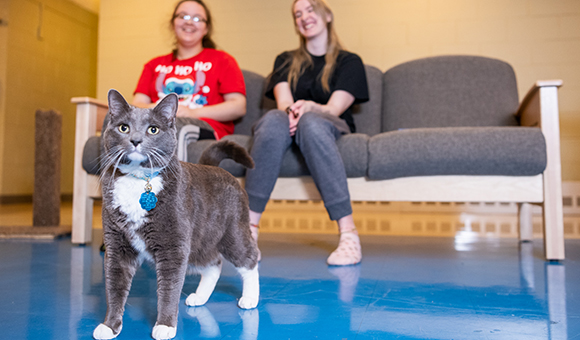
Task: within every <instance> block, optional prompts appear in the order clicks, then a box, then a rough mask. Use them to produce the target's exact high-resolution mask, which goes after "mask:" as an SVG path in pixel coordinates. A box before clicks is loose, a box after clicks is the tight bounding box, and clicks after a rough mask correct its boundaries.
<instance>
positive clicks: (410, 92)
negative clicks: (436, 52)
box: [382, 56, 518, 131]
mask: <svg viewBox="0 0 580 340" xmlns="http://www.w3.org/2000/svg"><path fill="white" fill-rule="evenodd" d="M517 107H518V92H517V84H516V77H515V73H514V70H513V69H512V67H511V66H510V65H509V64H507V63H505V62H503V61H500V60H496V59H490V58H485V57H475V56H440V57H431V58H424V59H419V60H414V61H410V62H406V63H403V64H400V65H398V66H395V67H393V68H391V69H390V70H388V71H387V72H385V74H384V76H383V121H382V129H383V131H394V130H399V129H409V128H427V127H459V126H464V127H467V126H514V125H518V123H517V120H516V118H515V115H514V114H515V112H516V110H517Z"/></svg>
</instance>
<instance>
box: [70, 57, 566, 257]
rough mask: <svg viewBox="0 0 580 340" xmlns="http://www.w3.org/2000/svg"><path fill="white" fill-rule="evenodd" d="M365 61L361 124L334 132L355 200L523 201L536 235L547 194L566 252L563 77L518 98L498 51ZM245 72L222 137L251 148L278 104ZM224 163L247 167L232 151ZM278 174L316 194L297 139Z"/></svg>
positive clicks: (194, 150) (87, 164)
mask: <svg viewBox="0 0 580 340" xmlns="http://www.w3.org/2000/svg"><path fill="white" fill-rule="evenodd" d="M365 69H366V73H367V79H368V85H369V86H368V87H369V91H370V93H369V98H370V100H369V101H368V102H367V103H364V104H361V105H359V106H357V107H356V108H355V110H354V112H355V113H354V120H355V124H356V128H357V132H356V133H353V134H348V135H345V136H343V137H342V138H341V139H339V141H338V145H339V150H340V152H341V155H342V158H343V161H344V166H345V168H346V173H347V176H348V177H349V187H350V190H351V196H352V199H353V200H379V201H380V200H383V201H396V200H399V201H435V200H436V201H464V202H466V201H478V202H483V201H510V202H517V203H522V204H520V208H521V209H520V222H521V223H520V226H521V228H522V231H521V233H520V238H521V239H522V240H528V239H531V217H530V216H529V215H530V210H529V206H528V205H527V203H539V204H543V205H544V214H545V217H546V214H547V218H548V219H547V220H546V222H545V224H546V228H545V230H547V231H545V240H546V258H547V259H551V260H560V259H563V258H564V248H563V231H562V230H563V225H562V217H561V215H562V208H561V188H560V187H561V179H560V159H559V132H558V130H557V128H556V130H554V128H553V125H554V120H555V124H556V125H557V122H558V111H557V87H558V86H559V85H560V84H561V83H559V82H557V81H556V82H543V83H541V82H539V83H537V84H536V86H534V87H533V89H532V90H531V91H530V93H529V94H528V95H527V96H526V97H525V99H524V101H522V103H521V104H520V103H519V99H518V93H517V86H516V77H515V73H514V70H513V69H512V67H511V66H510V65H509V64H507V63H505V62H503V61H499V60H495V59H490V58H483V57H476V56H441V57H432V58H425V59H420V60H415V61H410V62H407V63H404V64H401V65H398V66H396V67H393V68H391V69H389V70H388V71H387V72H385V73H382V72H381V71H380V70H379V69H377V68H376V67H373V66H368V65H367V66H365ZM244 78H245V81H246V87H247V113H246V115H245V116H244V117H243V118H242V119H240V120H239V121H237V122H236V125H235V133H234V134H233V135H230V136H227V137H225V138H226V139H230V140H233V141H235V142H237V143H239V144H240V145H242V146H244V147H246V148H247V149H251V143H252V137H251V131H252V125H253V124H254V122H255V121H256V120H257V119H259V118H260V116H261V115H263V114H264V113H265V112H266V111H267V110H268V109H271V108H273V107H274V106H275V105H274V103H273V102H272V101H271V100H269V99H267V98H265V97H264V95H263V91H264V83H265V78H264V77H263V76H262V75H258V74H256V73H253V72H249V71H244ZM552 90H553V91H552ZM546 95H549V96H551V97H550V98H553V97H554V95H555V101H556V106H555V108H554V107H553V105H552V107H551V109H549V110H548V111H546V110H545V109H544V106H542V105H540V104H537V103H536V102H538V103H539V102H540V101H542V100H544V101H545V100H546V99H542V98H543V97H542V96H544V97H545V96H546ZM553 100H554V99H550V100H548V101H553ZM541 110H544V111H542V112H539V111H541ZM522 125H526V126H522ZM548 137H549V141H548ZM98 138H99V137H92V138H90V139H89V141H88V143H86V145H85V149H84V155H83V167H84V169H85V170H86V171H87V172H89V173H96V171H95V170H96V169H98V166H97V164H95V162H94V160H96V159H98V154H99V152H98V151H99V147H98V144H99V141H98ZM211 143H213V141H207V140H206V141H199V142H197V143H193V144H190V145H189V147H188V161H190V162H197V161H198V159H199V157H200V155H201V153H202V152H203V150H204V149H205V148H206V147H207V146H208V145H209V144H211ZM554 144H556V145H554ZM555 148H557V150H556V151H553V150H554V149H555ZM550 152H551V154H550ZM556 153H557V155H555V154H556ZM220 166H222V167H224V168H225V169H227V170H228V171H230V172H231V173H232V174H233V175H235V176H236V177H240V178H242V177H243V176H244V172H245V171H244V168H243V167H242V166H240V165H238V164H235V163H233V162H232V161H230V160H225V161H223V162H222V164H221V165H220ZM547 174H550V175H549V176H547ZM279 176H280V178H279V181H278V182H279V183H277V187H276V188H275V190H274V192H273V194H272V198H276V199H316V198H318V196H317V192H316V189H315V187H314V185H313V183H312V182H311V180H310V179H309V177H308V169H307V168H306V166H305V163H304V160H303V158H302V156H301V154H300V152H299V151H298V150H297V149H294V148H292V149H290V150H288V152H287V153H286V155H285V157H284V161H283V166H282V170H281V173H280V175H279ZM75 182H76V179H75ZM465 183H467V184H465ZM79 204H81V203H79ZM85 220H86V219H85ZM73 229H74V226H73ZM80 243H83V242H80Z"/></svg>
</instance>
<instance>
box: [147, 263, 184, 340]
mask: <svg viewBox="0 0 580 340" xmlns="http://www.w3.org/2000/svg"><path fill="white" fill-rule="evenodd" d="M155 263H156V269H157V322H156V323H155V326H154V327H153V332H152V334H151V336H152V337H153V338H154V339H156V340H160V339H172V338H174V337H175V335H176V332H177V314H178V311H179V298H180V296H181V290H182V289H183V282H184V281H185V272H186V269H187V256H186V255H185V254H176V252H169V251H167V252H165V251H164V252H158V253H157V254H156V257H155Z"/></svg>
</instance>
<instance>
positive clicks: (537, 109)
mask: <svg viewBox="0 0 580 340" xmlns="http://www.w3.org/2000/svg"><path fill="white" fill-rule="evenodd" d="M560 86H562V81H561V80H548V81H538V82H536V84H535V85H534V86H533V87H532V89H531V90H530V91H529V92H528V94H527V95H526V96H525V97H524V100H522V103H521V104H520V107H519V108H518V112H517V116H518V117H519V118H520V123H521V125H522V126H537V127H539V128H540V129H542V133H543V134H544V138H545V139H546V156H547V160H548V162H547V165H546V170H544V174H543V181H544V204H543V206H544V245H545V248H544V249H545V252H546V259H549V260H563V259H564V221H563V208H562V165H561V157H560V118H559V108H558V87H560Z"/></svg>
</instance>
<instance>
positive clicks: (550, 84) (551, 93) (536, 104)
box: [516, 80, 562, 127]
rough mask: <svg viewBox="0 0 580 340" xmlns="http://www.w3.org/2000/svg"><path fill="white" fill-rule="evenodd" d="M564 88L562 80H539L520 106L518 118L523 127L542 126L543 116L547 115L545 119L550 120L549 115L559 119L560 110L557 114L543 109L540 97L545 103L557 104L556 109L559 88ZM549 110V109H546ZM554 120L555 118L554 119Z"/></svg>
mask: <svg viewBox="0 0 580 340" xmlns="http://www.w3.org/2000/svg"><path fill="white" fill-rule="evenodd" d="M560 86H562V80H539V81H537V82H536V83H535V84H534V85H533V86H532V88H531V89H530V90H529V91H528V93H527V94H526V96H525V97H524V99H523V100H522V102H521V103H520V106H519V107H518V111H517V113H516V116H517V117H518V118H519V120H520V124H521V125H522V126H537V127H541V126H542V119H543V118H542V114H544V115H546V117H545V119H549V118H550V117H547V116H548V115H554V114H555V115H556V119H558V110H556V111H555V112H554V111H552V112H548V111H546V110H545V109H544V108H543V107H541V101H540V97H542V96H543V98H542V99H543V101H548V102H555V103H556V108H557V103H558V93H557V89H558V87H560ZM546 109H547V107H546ZM552 118H553V117H552Z"/></svg>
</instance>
